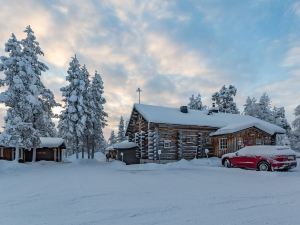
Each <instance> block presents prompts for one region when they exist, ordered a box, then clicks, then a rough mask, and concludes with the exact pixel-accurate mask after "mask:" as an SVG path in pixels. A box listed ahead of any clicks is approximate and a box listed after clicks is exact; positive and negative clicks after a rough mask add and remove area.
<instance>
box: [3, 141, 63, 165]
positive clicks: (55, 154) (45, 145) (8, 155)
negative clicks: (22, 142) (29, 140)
mask: <svg viewBox="0 0 300 225" xmlns="http://www.w3.org/2000/svg"><path fill="white" fill-rule="evenodd" d="M40 140H41V144H40V146H39V147H38V148H37V149H36V151H35V154H36V156H35V161H41V160H45V161H56V162H61V161H62V156H63V151H64V149H65V148H66V146H65V143H64V139H62V138H53V137H41V138H40ZM33 154H34V151H33V150H28V149H24V148H20V149H19V156H20V160H19V161H20V162H31V161H32V157H33ZM15 155H16V150H15V148H13V147H8V146H5V145H2V146H1V147H0V159H4V160H14V159H15Z"/></svg>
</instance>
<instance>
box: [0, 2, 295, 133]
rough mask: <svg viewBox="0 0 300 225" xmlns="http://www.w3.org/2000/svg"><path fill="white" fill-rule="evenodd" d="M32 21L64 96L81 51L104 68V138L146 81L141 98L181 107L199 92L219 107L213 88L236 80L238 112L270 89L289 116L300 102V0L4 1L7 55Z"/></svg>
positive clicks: (1, 34)
mask: <svg viewBox="0 0 300 225" xmlns="http://www.w3.org/2000/svg"><path fill="white" fill-rule="evenodd" d="M29 24H30V25H31V26H32V28H33V30H34V31H35V34H36V36H37V39H38V41H39V42H40V45H41V47H42V49H43V50H44V53H45V57H44V58H43V59H42V60H43V61H45V62H46V63H47V65H48V66H49V68H50V70H49V71H48V72H47V73H45V74H44V75H43V80H44V83H45V85H46V86H47V87H49V88H51V89H52V90H53V91H54V93H55V96H56V98H57V100H58V101H60V100H61V93H60V92H59V88H60V87H61V86H63V85H65V83H66V82H65V76H66V71H67V68H68V63H69V61H70V57H72V56H73V55H74V54H75V53H76V54H77V56H78V58H79V60H80V62H81V63H82V64H86V65H87V66H88V68H89V71H90V73H91V74H93V73H94V71H95V70H97V71H99V72H100V73H101V75H102V77H103V80H104V83H105V96H106V99H107V104H106V111H107V112H108V113H109V127H108V128H107V129H106V136H107V134H108V133H109V132H110V130H111V129H116V127H117V124H118V120H119V117H120V116H121V115H123V116H125V117H128V115H129V114H130V111H131V107H132V105H133V103H134V102H137V100H138V96H137V93H136V89H137V88H138V87H140V88H141V89H142V90H143V92H142V102H143V103H147V104H157V105H168V106H175V107H177V106H180V105H184V104H187V99H188V97H189V96H190V95H191V94H193V93H198V92H199V93H201V95H202V96H203V101H204V103H205V104H207V105H211V100H210V97H211V95H212V93H213V92H215V91H217V90H219V89H220V87H221V86H222V85H223V84H226V85H229V84H233V85H235V86H236V87H237V89H238V94H237V96H236V102H237V104H238V107H239V108H240V110H242V107H243V104H244V102H245V99H246V97H247V96H248V95H250V96H254V97H256V98H259V96H260V95H261V94H262V93H263V92H267V93H268V94H269V95H270V97H271V100H272V104H273V105H276V106H284V107H285V108H286V111H287V117H288V119H289V121H291V120H292V119H293V118H294V116H293V109H294V108H295V107H296V105H298V104H300V97H299V96H300V1H290V0H285V1H282V0H272V1H271V0H270V1H269V0H257V1H254V0H243V1H240V0H227V1H222V0H220V1H218V0H213V1H212V0H205V1H204V0H194V1H190V0H185V1H180V0H177V1H176V0H174V1H171V0H149V1H142V0H140V1H134V0H132V1H131V0H94V1H92V0H76V1H75V0H73V1H71V0H70V1H68V0H64V1H58V0H57V1H55V0H53V1H51V0H44V1H40V0H36V1H33V0H26V1H23V0H20V1H16V0H0V55H3V54H4V43H5V42H6V40H7V39H8V38H9V36H10V34H11V33H15V34H16V35H17V38H19V39H21V38H23V37H24V35H23V30H24V28H25V27H26V25H29ZM0 114H1V117H0V118H1V120H2V117H3V115H4V114H5V110H4V107H3V106H2V107H1V112H0Z"/></svg>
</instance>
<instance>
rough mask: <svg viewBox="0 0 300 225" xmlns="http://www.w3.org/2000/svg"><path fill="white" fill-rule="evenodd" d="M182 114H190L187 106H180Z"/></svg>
mask: <svg viewBox="0 0 300 225" xmlns="http://www.w3.org/2000/svg"><path fill="white" fill-rule="evenodd" d="M180 112H182V113H188V112H189V111H188V107H187V106H186V105H184V106H180Z"/></svg>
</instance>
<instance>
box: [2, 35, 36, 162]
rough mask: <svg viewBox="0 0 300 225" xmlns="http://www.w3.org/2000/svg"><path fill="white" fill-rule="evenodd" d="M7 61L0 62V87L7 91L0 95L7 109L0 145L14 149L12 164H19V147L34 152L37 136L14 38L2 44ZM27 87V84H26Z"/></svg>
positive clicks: (21, 62) (3, 59) (22, 58)
mask: <svg viewBox="0 0 300 225" xmlns="http://www.w3.org/2000/svg"><path fill="white" fill-rule="evenodd" d="M5 52H7V53H8V54H9V56H8V57H6V56H2V57H1V58H0V60H1V61H0V71H3V72H4V75H5V77H4V79H1V80H0V85H1V86H6V87H7V89H6V90H5V91H4V92H2V93H1V94H0V102H1V103H4V104H5V106H6V107H8V110H7V114H6V117H5V127H4V131H3V132H2V133H1V136H0V138H1V142H2V143H3V144H5V145H7V146H10V147H14V148H16V157H15V159H16V160H19V147H22V148H27V149H31V148H36V147H38V145H39V144H40V139H39V137H38V135H39V134H38V132H37V130H36V129H34V127H33V123H32V118H33V115H32V110H33V105H31V104H30V103H29V102H28V99H29V98H28V97H29V96H30V92H29V90H28V83H29V82H28V78H27V74H26V73H25V71H24V69H25V65H26V61H25V59H24V57H23V52H22V46H21V43H20V41H18V40H17V39H16V37H15V35H14V34H12V35H11V38H10V39H9V40H8V41H7V43H6V44H5ZM29 84H30V83H29Z"/></svg>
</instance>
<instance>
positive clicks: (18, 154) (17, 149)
mask: <svg viewBox="0 0 300 225" xmlns="http://www.w3.org/2000/svg"><path fill="white" fill-rule="evenodd" d="M12 152H13V151H12ZM15 152H16V154H15V159H13V160H15V161H16V162H18V161H19V158H20V151H19V146H17V147H16V148H15Z"/></svg>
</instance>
